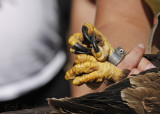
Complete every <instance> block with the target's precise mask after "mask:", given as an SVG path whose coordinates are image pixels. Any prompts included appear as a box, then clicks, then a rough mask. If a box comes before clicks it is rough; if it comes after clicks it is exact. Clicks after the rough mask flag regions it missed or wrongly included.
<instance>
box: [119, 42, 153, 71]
mask: <svg viewBox="0 0 160 114" xmlns="http://www.w3.org/2000/svg"><path fill="white" fill-rule="evenodd" d="M144 53H145V47H144V45H143V44H139V45H137V46H136V47H134V48H133V49H132V50H131V51H130V52H129V53H128V54H127V55H126V56H125V58H124V59H123V60H122V62H121V63H120V64H118V67H120V68H121V69H129V70H131V72H130V74H138V73H140V72H141V71H144V70H147V69H150V68H155V66H154V65H153V64H152V63H151V62H150V61H148V60H147V59H146V58H144V57H143V54H144Z"/></svg>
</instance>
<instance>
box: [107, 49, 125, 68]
mask: <svg viewBox="0 0 160 114" xmlns="http://www.w3.org/2000/svg"><path fill="white" fill-rule="evenodd" d="M125 55H126V52H125V51H124V49H122V48H121V47H118V48H116V49H115V51H114V52H113V54H112V55H110V56H109V57H108V61H109V62H110V63H112V64H114V65H116V66H117V65H118V64H119V63H120V62H121V61H122V60H123V58H124V57H125Z"/></svg>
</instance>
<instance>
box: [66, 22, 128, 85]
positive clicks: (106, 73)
mask: <svg viewBox="0 0 160 114" xmlns="http://www.w3.org/2000/svg"><path fill="white" fill-rule="evenodd" d="M84 26H86V27H87V28H88V34H89V36H91V35H93V34H94V35H95V36H96V42H97V45H98V47H99V49H100V52H98V53H95V52H94V49H93V47H92V44H90V45H89V48H92V50H91V52H92V54H93V55H94V56H91V55H87V54H78V55H77V58H76V59H75V61H74V62H75V63H76V65H75V66H73V67H72V68H71V69H69V70H68V71H67V72H66V75H65V79H66V80H73V84H74V85H77V86H79V85H82V84H84V83H86V84H87V85H88V82H93V81H94V82H102V81H103V80H104V79H110V80H113V81H115V82H117V81H119V80H121V79H124V78H125V77H126V76H127V75H126V74H125V73H124V71H123V70H121V69H120V68H118V67H116V66H114V65H113V64H111V63H109V62H107V61H106V59H107V57H108V56H110V55H111V54H113V52H114V48H113V47H112V46H111V44H110V43H109V41H108V40H107V39H106V37H104V36H103V35H102V34H101V33H100V32H99V31H98V30H97V29H96V28H95V27H94V26H93V25H91V24H89V23H86V24H84ZM84 40H85V38H83V34H82V33H75V34H74V35H72V36H71V37H70V38H69V40H68V43H69V44H70V45H71V48H70V51H71V52H74V51H75V49H74V45H75V44H76V43H79V44H80V45H83V46H84V47H87V44H84V43H83V42H84ZM87 48H88V47H87ZM84 73H85V74H84Z"/></svg>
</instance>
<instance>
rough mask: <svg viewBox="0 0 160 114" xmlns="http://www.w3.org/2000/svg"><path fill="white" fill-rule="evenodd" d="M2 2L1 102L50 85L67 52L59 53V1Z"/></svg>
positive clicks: (0, 34)
mask: <svg viewBox="0 0 160 114" xmlns="http://www.w3.org/2000/svg"><path fill="white" fill-rule="evenodd" d="M0 2H1V4H0V6H1V7H0V101H5V100H10V99H14V98H16V97H18V96H20V95H21V94H24V93H26V92H27V91H30V90H32V89H35V88H38V87H40V86H42V85H44V84H46V83H47V82H48V81H49V80H51V79H52V78H53V77H54V76H55V75H56V73H57V72H58V71H59V70H60V69H61V67H62V66H63V64H64V62H65V59H66V55H65V54H64V52H62V51H61V52H59V50H60V47H61V45H62V41H61V39H60V36H59V35H58V33H57V31H58V29H59V27H58V24H59V21H58V10H59V9H58V7H57V3H56V0H1V1H0ZM55 60H56V61H55ZM44 77H45V78H44ZM25 85H26V86H27V87H25Z"/></svg>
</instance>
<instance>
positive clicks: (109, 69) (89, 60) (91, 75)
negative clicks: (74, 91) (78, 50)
mask: <svg viewBox="0 0 160 114" xmlns="http://www.w3.org/2000/svg"><path fill="white" fill-rule="evenodd" d="M75 63H76V65H75V66H73V67H72V68H71V69H70V70H68V71H67V72H66V75H65V79H66V80H73V84H74V85H77V86H79V85H82V84H84V83H87V82H93V81H96V82H102V81H103V80H104V79H112V80H113V81H115V82H117V81H119V80H121V79H124V78H125V77H126V76H125V74H124V72H123V70H121V69H120V68H118V67H116V66H114V65H113V64H111V63H109V62H107V61H105V62H99V61H97V60H96V59H95V57H93V56H90V55H86V54H79V55H77V59H76V60H75ZM83 73H85V74H83ZM81 74H83V75H82V76H79V75H81Z"/></svg>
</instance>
